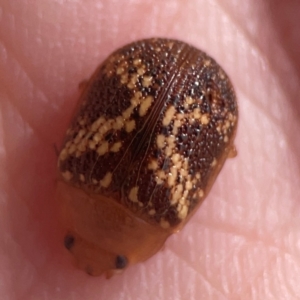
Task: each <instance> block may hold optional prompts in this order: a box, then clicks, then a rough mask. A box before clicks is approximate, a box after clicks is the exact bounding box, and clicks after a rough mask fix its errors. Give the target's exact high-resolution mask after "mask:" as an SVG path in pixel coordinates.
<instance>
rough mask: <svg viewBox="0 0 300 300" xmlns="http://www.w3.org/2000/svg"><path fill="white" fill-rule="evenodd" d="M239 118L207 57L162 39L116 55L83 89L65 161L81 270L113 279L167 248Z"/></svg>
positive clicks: (73, 245) (68, 238) (220, 160)
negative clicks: (112, 276) (113, 275)
mask: <svg viewBox="0 0 300 300" xmlns="http://www.w3.org/2000/svg"><path fill="white" fill-rule="evenodd" d="M237 119H238V109H237V103H236V97H235V93H234V90H233V87H232V85H231V83H230V80H229V78H228V77H227V75H226V74H225V72H224V71H223V70H222V68H221V67H220V66H219V65H218V64H217V63H216V62H215V61H214V60H213V59H212V58H211V57H209V56H208V55H207V54H205V53H204V52H202V51H200V50H198V49H196V48H194V47H192V46H190V45H188V44H186V43H183V42H180V41H176V40H170V39H160V38H156V39H146V40H141V41H137V42H135V43H132V44H129V45H127V46H124V47H123V48H120V49H118V50H117V51H116V52H114V53H113V54H112V55H110V56H109V57H108V58H107V59H106V60H105V61H104V62H103V63H102V64H101V65H100V66H99V67H98V68H97V70H96V71H95V73H94V74H93V75H92V76H91V78H90V80H89V81H88V82H87V84H86V85H85V87H84V88H83V91H82V94H81V96H80V100H79V105H78V109H77V112H76V114H75V116H74V118H73V121H72V123H71V125H70V127H69V129H68V131H67V133H66V136H65V140H64V143H63V146H62V148H61V151H60V155H59V159H58V173H59V179H58V181H57V200H58V202H59V205H60V208H61V217H62V220H63V224H64V228H65V240H64V245H65V247H66V248H67V249H68V250H69V251H70V252H71V253H72V254H73V256H74V257H75V261H76V263H77V265H78V266H79V267H80V268H82V269H84V270H85V271H86V272H87V273H88V274H91V275H100V274H102V273H106V275H107V276H110V275H112V274H115V273H119V272H122V271H123V270H124V269H125V268H126V267H128V266H129V265H131V264H134V263H137V262H139V261H144V260H146V259H147V258H149V257H151V256H152V255H153V254H155V253H156V252H157V251H158V250H159V249H161V247H162V245H163V244H164V242H165V240H166V239H167V238H168V236H170V235H171V234H172V233H174V232H177V231H178V230H179V229H180V228H182V226H183V225H184V224H185V223H186V222H187V221H188V219H189V218H190V217H191V215H192V214H193V213H194V212H195V210H196V208H197V207H199V205H200V204H201V203H202V201H203V199H204V198H205V196H206V195H207V193H208V192H209V190H210V188H211V186H212V184H213V182H214V181H215V179H216V177H217V175H218V173H219V172H220V170H221V168H222V166H223V164H224V162H225V160H226V158H227V157H229V156H232V154H233V153H234V146H233V140H234V136H235V132H236V127H237Z"/></svg>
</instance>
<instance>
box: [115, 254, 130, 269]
mask: <svg viewBox="0 0 300 300" xmlns="http://www.w3.org/2000/svg"><path fill="white" fill-rule="evenodd" d="M127 264H128V260H127V257H126V256H124V255H118V256H117V257H116V269H124V268H125V267H126V266H127Z"/></svg>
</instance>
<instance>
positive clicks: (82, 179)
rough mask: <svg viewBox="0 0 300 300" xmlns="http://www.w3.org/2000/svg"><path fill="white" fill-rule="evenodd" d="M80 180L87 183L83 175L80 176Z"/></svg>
mask: <svg viewBox="0 0 300 300" xmlns="http://www.w3.org/2000/svg"><path fill="white" fill-rule="evenodd" d="M79 179H80V181H81V182H85V177H84V175H83V174H80V175H79Z"/></svg>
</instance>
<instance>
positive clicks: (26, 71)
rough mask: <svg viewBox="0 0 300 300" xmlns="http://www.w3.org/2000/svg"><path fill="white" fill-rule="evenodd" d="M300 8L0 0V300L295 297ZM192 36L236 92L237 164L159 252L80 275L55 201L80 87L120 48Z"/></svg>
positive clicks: (216, 2) (231, 163)
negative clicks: (114, 272) (119, 270)
mask: <svg viewBox="0 0 300 300" xmlns="http://www.w3.org/2000/svg"><path fill="white" fill-rule="evenodd" d="M299 13H300V4H299V1H297V0H290V1H281V0H269V1H263V0H260V1H251V0H243V1H240V0H209V1H208V0H198V1H197V0H190V1H183V0H182V1H176V0H174V1H172V0H166V1H151V0H144V1H138V0H132V1H127V0H124V1H123V0H121V1H108V0H107V1H99V0H77V1H75V0H73V1H71V0H69V1H67V0H65V1H63V0H56V1H53V0H39V1H34V0H14V1H11V0H0V170H1V172H0V193H1V194H0V230H1V238H0V265H1V268H0V295H1V299H5V300H6V299H9V300H19V299H25V300H33V299H39V300H40V299H55V300H60V299H66V300H67V299H73V300H77V299H78V300H79V299H88V300H93V299H97V300H101V299H110V300H115V299H116V300H117V299H118V300H123V299H124V300H125V299H126V300H127V299H143V300H147V299H151V300H153V299H163V300H169V299H170V300H171V299H172V300H173V299H184V300H185V299H187V300H190V299H197V300H198V299H230V300H231V299H233V300H235V299H264V300H268V299H289V300H290V299H299V298H300V285H299V278H300V243H299V241H300V218H299V215H300V200H299V170H300V169H299V153H300V138H299V133H298V131H299V128H300V124H299V123H300V118H299V115H300V101H299V86H300V55H299V54H300V53H299V52H300V39H299V38H298V36H299V31H298V30H299V28H300V19H299ZM152 36H160V37H171V38H176V39H180V40H184V41H186V42H188V43H191V44H193V45H194V46H196V47H198V48H200V49H202V50H204V51H206V52H207V53H209V54H210V55H211V56H212V57H214V58H215V59H216V60H217V61H218V62H219V63H220V64H221V65H222V67H223V68H224V69H225V70H226V72H227V73H228V74H229V77H230V78H231V80H232V82H233V85H234V87H235V90H236V94H237V98H238V104H239V115H240V117H239V125H238V133H237V137H236V142H235V145H236V148H237V150H238V156H237V157H236V158H234V159H229V160H228V161H227V162H226V163H225V166H224V168H223V170H222V172H221V173H220V175H219V177H218V178H217V181H216V183H215V185H214V187H213V189H212V190H211V192H210V194H209V196H208V197H207V198H206V200H205V202H204V203H203V205H202V206H201V207H200V209H199V210H198V211H197V213H196V214H195V215H194V216H193V218H192V219H191V220H190V222H189V223H188V224H187V225H186V227H185V228H184V229H183V230H182V231H181V232H180V233H177V234H175V235H173V236H172V237H170V238H169V239H168V241H167V243H166V245H165V247H164V249H163V250H162V251H160V252H159V253H157V254H156V255H155V256H153V257H152V258H151V259H149V260H148V261H146V262H143V263H140V264H138V265H135V266H132V267H130V268H129V269H127V270H126V271H125V272H124V273H123V274H122V275H118V276H115V277H113V278H111V279H110V280H106V279H105V278H104V277H91V276H88V275H87V274H85V273H84V272H82V271H80V270H77V269H75V268H74V267H73V266H72V264H71V261H70V256H69V254H68V253H67V251H66V250H65V249H64V248H63V244H62V232H61V229H60V227H59V222H58V218H57V211H56V206H55V201H54V193H55V176H56V159H57V157H56V152H55V145H56V146H58V147H59V145H60V143H61V141H62V138H63V136H64V132H65V130H66V128H67V126H68V122H69V121H70V118H71V116H72V112H73V110H74V108H75V106H76V101H77V98H78V96H79V91H78V84H79V83H80V82H81V81H82V80H84V79H87V78H88V77H89V76H90V74H91V73H92V72H93V71H94V69H95V68H96V66H97V65H98V64H99V63H100V62H101V61H102V60H103V59H105V58H106V56H107V55H109V53H110V52H111V51H113V50H115V49H116V48H117V47H119V46H122V45H124V44H127V43H129V42H131V41H134V40H137V39H140V38H146V37H152Z"/></svg>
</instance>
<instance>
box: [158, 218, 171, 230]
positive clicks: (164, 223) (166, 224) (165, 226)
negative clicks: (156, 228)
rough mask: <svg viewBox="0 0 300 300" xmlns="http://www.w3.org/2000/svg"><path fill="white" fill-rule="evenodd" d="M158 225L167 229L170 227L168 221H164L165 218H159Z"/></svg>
mask: <svg viewBox="0 0 300 300" xmlns="http://www.w3.org/2000/svg"><path fill="white" fill-rule="evenodd" d="M160 226H161V227H162V228H164V229H167V228H169V227H170V223H169V222H168V221H166V220H165V219H163V218H161V220H160Z"/></svg>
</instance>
